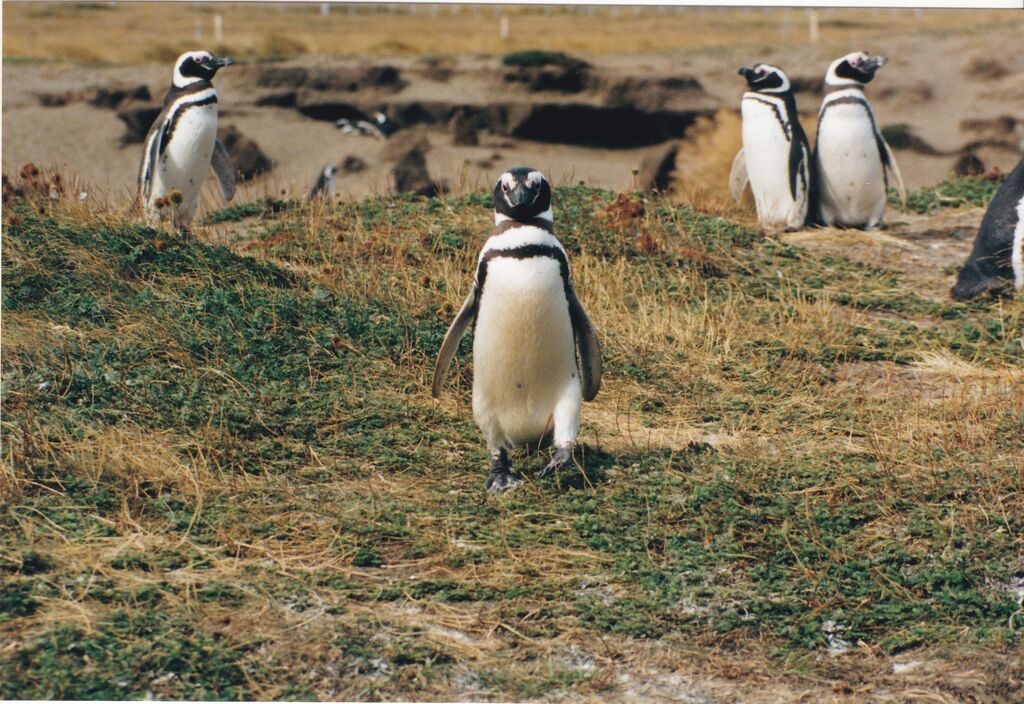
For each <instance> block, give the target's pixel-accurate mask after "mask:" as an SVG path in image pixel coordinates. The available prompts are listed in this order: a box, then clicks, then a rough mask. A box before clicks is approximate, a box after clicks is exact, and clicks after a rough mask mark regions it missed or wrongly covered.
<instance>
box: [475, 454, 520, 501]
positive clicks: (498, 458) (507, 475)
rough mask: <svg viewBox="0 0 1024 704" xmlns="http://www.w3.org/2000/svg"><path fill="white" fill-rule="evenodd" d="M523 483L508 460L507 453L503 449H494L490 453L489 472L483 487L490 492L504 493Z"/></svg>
mask: <svg viewBox="0 0 1024 704" xmlns="http://www.w3.org/2000/svg"><path fill="white" fill-rule="evenodd" d="M522 483H523V480H522V478H520V477H519V475H517V474H516V473H515V472H514V471H513V470H512V466H511V465H510V464H509V462H508V453H507V452H506V451H505V450H494V451H493V452H492V453H491V473H490V474H488V475H487V481H486V482H484V488H486V489H487V491H489V492H491V493H492V494H504V493H505V492H506V491H511V490H512V489H515V488H516V487H517V486H519V485H520V484H522Z"/></svg>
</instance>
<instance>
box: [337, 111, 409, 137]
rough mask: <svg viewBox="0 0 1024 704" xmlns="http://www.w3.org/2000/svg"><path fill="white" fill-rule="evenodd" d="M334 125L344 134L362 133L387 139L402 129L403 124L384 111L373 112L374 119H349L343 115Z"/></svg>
mask: <svg viewBox="0 0 1024 704" xmlns="http://www.w3.org/2000/svg"><path fill="white" fill-rule="evenodd" d="M334 126H335V127H337V128H338V129H340V130H341V133H342V134H360V135H367V136H370V137H376V138H378V139H387V138H388V137H390V136H391V135H393V134H394V133H395V132H397V131H398V130H400V129H402V126H401V125H399V124H398V123H397V122H395V121H394V120H391V119H390V118H388V116H387V115H385V114H384V113H382V112H375V113H373V119H372V120H371V119H369V118H365V119H358V120H349V119H346V118H344V117H343V118H341V119H340V120H338V121H336V122H335V123H334Z"/></svg>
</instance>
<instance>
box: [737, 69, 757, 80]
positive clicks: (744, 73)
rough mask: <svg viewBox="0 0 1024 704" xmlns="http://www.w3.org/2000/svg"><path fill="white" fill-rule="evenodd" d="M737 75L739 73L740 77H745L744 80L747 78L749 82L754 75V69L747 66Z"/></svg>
mask: <svg viewBox="0 0 1024 704" xmlns="http://www.w3.org/2000/svg"><path fill="white" fill-rule="evenodd" d="M736 73H738V74H739V75H741V76H743V77H744V78H746V79H747V80H748V81H749V80H750V77H751V76H753V75H754V69H752V68H747V67H746V66H744V67H743V68H741V69H740V70H739V71H737V72H736Z"/></svg>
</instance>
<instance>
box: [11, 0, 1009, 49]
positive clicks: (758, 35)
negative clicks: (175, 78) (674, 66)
mask: <svg viewBox="0 0 1024 704" xmlns="http://www.w3.org/2000/svg"><path fill="white" fill-rule="evenodd" d="M499 13H501V14H502V15H503V16H505V17H507V18H508V19H509V25H510V35H509V38H508V39H507V40H505V41H502V40H500V39H499V37H498V28H499V16H498V15H499ZM215 16H220V17H221V18H222V22H223V25H222V26H223V37H222V39H221V40H220V41H217V40H216V39H215V36H214V17H215ZM818 16H819V24H820V37H821V41H822V42H832V43H837V44H842V45H848V44H850V43H857V42H858V41H869V40H876V39H878V38H879V37H885V36H893V35H901V34H905V33H908V32H924V31H947V32H962V33H969V32H973V31H979V30H982V29H984V28H987V27H992V26H997V25H1001V24H1005V23H1006V22H1007V21H1016V20H1015V19H1013V17H1012V15H1008V14H1007V13H1006V12H998V11H970V12H967V11H938V10H924V11H913V10H886V9H879V10H867V11H865V10H863V9H858V10H855V11H852V10H842V9H822V10H819V11H818ZM807 27H808V14H807V11H805V10H796V9H768V8H760V9H725V8H678V9H676V8H640V7H637V8H596V7H573V6H562V7H557V6H555V7H552V6H547V7H536V6H534V7H523V6H483V7H480V6H473V5H379V6H377V5H348V6H346V5H332V6H331V9H330V12H329V14H328V15H326V16H324V15H322V14H321V11H320V5H319V4H318V3H303V4H299V3H251V4H247V3H232V4H223V3H220V4H218V3H164V2H160V3H117V4H113V3H110V4H108V3H78V4H70V3H69V4H60V3H46V4H43V3H23V2H8V3H5V4H4V15H3V32H4V49H3V51H4V58H5V59H27V58H32V59H36V60H50V59H55V60H58V61H60V60H64V61H73V62H83V63H94V62H106V63H112V64H132V63H140V62H155V63H166V62H167V61H169V60H172V59H173V58H174V57H175V56H176V55H177V54H178V53H180V52H181V51H183V50H186V49H192V48H195V47H196V46H197V45H203V46H206V47H208V48H211V49H215V50H217V51H219V52H222V53H226V54H231V55H235V56H238V57H250V56H277V55H299V54H304V53H310V54H327V55H359V56H374V55H397V54H410V55H418V54H424V55H454V54H489V55H493V54H500V53H505V52H509V51H516V50H520V49H531V48H543V49H548V50H552V51H567V52H582V53H612V54H635V53H650V52H662V51H678V50H691V49H693V50H696V49H713V48H715V47H737V46H751V47H767V46H772V45H778V44H780V43H789V42H802V41H805V40H806V38H807V33H808V29H807Z"/></svg>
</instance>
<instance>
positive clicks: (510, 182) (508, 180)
mask: <svg viewBox="0 0 1024 704" xmlns="http://www.w3.org/2000/svg"><path fill="white" fill-rule="evenodd" d="M501 185H502V186H504V187H505V188H515V186H516V177H515V176H513V175H512V174H510V173H508V172H506V173H503V174H502V175H501Z"/></svg>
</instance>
